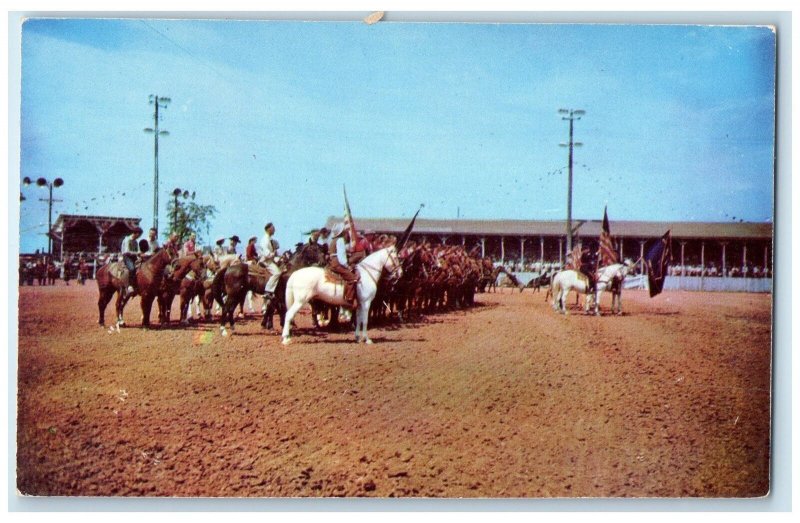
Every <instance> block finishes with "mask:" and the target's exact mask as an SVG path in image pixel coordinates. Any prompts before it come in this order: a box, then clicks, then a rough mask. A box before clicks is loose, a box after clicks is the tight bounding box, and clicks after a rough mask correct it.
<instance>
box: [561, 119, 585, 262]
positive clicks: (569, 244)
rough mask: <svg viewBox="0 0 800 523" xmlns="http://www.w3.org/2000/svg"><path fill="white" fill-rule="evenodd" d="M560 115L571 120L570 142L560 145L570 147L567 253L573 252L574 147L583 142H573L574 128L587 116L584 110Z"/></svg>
mask: <svg viewBox="0 0 800 523" xmlns="http://www.w3.org/2000/svg"><path fill="white" fill-rule="evenodd" d="M558 112H559V114H563V115H567V116H562V117H561V119H562V120H569V142H568V143H564V142H562V143H560V144H558V145H559V146H561V147H569V175H568V178H567V180H568V181H567V253H571V252H572V149H573V147H580V146H582V145H583V144H582V143H581V142H573V141H572V126H573V123H574V121H575V120H580V119H581V116H582V115H584V114H586V111H584V110H583V109H559V110H558Z"/></svg>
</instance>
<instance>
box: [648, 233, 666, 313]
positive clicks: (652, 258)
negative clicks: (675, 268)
mask: <svg viewBox="0 0 800 523" xmlns="http://www.w3.org/2000/svg"><path fill="white" fill-rule="evenodd" d="M670 261H672V235H671V234H670V231H667V233H666V234H664V236H662V237H661V239H660V240H659V241H658V242H657V243H655V244H653V245H652V246H651V247H650V248H649V249H648V250H647V254H646V255H645V257H644V262H645V266H646V267H647V283H648V287H649V288H650V297H651V298H652V297H653V296H655V295H656V294H660V293H661V291H662V290H663V289H664V279H665V278H666V277H667V270H668V269H669V263H670Z"/></svg>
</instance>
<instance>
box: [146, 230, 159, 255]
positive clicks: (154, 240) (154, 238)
mask: <svg viewBox="0 0 800 523" xmlns="http://www.w3.org/2000/svg"><path fill="white" fill-rule="evenodd" d="M158 247H159V245H158V231H157V230H156V228H155V227H150V230H149V231H147V251H146V252H145V254H146V255H148V256H152V255H153V254H155V252H156V251H157V250H158Z"/></svg>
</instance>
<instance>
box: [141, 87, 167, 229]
mask: <svg viewBox="0 0 800 523" xmlns="http://www.w3.org/2000/svg"><path fill="white" fill-rule="evenodd" d="M171 101H172V100H171V99H170V98H168V97H166V96H158V95H155V94H151V95H150V104H151V105H155V109H156V110H155V113H154V114H153V123H154V128H152V129H151V128H150V127H147V128H146V129H145V130H144V132H146V133H148V134H152V135H153V137H154V139H155V146H154V162H153V227H154V228H155V229H156V231H158V136H159V135H163V136H168V135H169V132H167V131H159V130H158V108H159V107H163V108H164V109H166V108H167V105H169V103H170V102H171Z"/></svg>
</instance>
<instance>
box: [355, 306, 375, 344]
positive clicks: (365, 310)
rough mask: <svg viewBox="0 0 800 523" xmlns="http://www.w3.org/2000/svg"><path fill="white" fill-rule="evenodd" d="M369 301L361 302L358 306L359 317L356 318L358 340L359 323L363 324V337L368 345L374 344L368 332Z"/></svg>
mask: <svg viewBox="0 0 800 523" xmlns="http://www.w3.org/2000/svg"><path fill="white" fill-rule="evenodd" d="M369 305H370V304H369V303H361V304H360V305H359V307H358V319H357V320H356V340H358V325H359V323H360V324H361V339H362V340H363V341H364V343H366V344H367V345H372V340H371V339H370V338H369V334H368V333H367V322H368V321H369Z"/></svg>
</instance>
